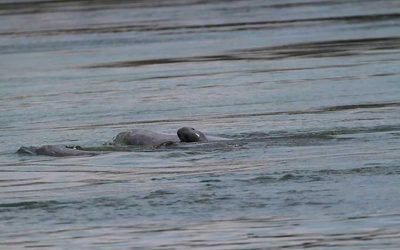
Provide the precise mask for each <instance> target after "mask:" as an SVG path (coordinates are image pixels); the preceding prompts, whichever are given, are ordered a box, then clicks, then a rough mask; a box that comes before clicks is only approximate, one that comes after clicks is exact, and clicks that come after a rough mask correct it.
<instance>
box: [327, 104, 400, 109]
mask: <svg viewBox="0 0 400 250" xmlns="http://www.w3.org/2000/svg"><path fill="white" fill-rule="evenodd" d="M387 107H400V102H387V103H365V104H354V105H338V106H332V107H326V108H323V109H321V111H345V110H354V109H375V108H387Z"/></svg>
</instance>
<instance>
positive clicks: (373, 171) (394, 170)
mask: <svg viewBox="0 0 400 250" xmlns="http://www.w3.org/2000/svg"><path fill="white" fill-rule="evenodd" d="M317 173H318V174H321V175H364V176H365V175H366V176H377V175H400V166H384V165H383V166H373V167H361V168H352V169H326V170H319V171H318V172H317Z"/></svg>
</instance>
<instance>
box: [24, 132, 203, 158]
mask: <svg viewBox="0 0 400 250" xmlns="http://www.w3.org/2000/svg"><path fill="white" fill-rule="evenodd" d="M207 141H208V139H207V137H206V136H205V135H204V134H203V132H201V131H199V130H196V129H194V128H189V127H182V128H180V129H178V131H177V134H176V135H168V134H163V133H158V132H154V131H150V130H143V129H133V130H129V131H125V132H121V133H119V134H118V135H117V136H116V137H115V138H114V140H113V143H112V144H111V145H112V146H111V147H110V146H108V147H94V148H82V147H79V146H78V147H69V146H65V145H44V146H40V147H35V146H30V147H24V146H22V147H21V148H19V150H18V151H17V153H20V154H30V155H47V156H59V157H61V156H93V155H98V154H103V153H106V152H110V151H122V150H119V149H121V146H140V147H150V148H160V147H163V146H172V145H176V144H178V143H181V142H182V143H191V142H207Z"/></svg>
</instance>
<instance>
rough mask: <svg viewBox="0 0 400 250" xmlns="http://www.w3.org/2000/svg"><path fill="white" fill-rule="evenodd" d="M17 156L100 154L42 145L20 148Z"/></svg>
mask: <svg viewBox="0 0 400 250" xmlns="http://www.w3.org/2000/svg"><path fill="white" fill-rule="evenodd" d="M17 153H19V154H29V155H48V156H60V157H61V156H93V155H98V154H101V152H93V151H84V150H80V149H75V148H69V147H67V146H64V145H44V146H41V147H20V148H19V149H18V151H17Z"/></svg>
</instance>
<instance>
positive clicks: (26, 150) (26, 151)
mask: <svg viewBox="0 0 400 250" xmlns="http://www.w3.org/2000/svg"><path fill="white" fill-rule="evenodd" d="M37 149H38V147H20V148H19V149H18V151H17V153H18V154H27V155H35V154H36V151H37Z"/></svg>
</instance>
